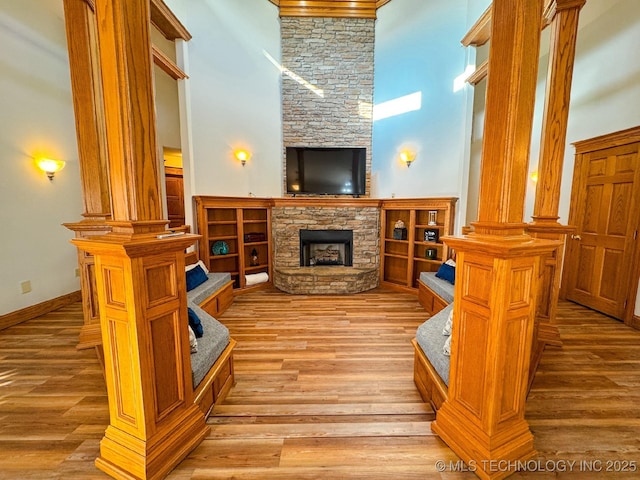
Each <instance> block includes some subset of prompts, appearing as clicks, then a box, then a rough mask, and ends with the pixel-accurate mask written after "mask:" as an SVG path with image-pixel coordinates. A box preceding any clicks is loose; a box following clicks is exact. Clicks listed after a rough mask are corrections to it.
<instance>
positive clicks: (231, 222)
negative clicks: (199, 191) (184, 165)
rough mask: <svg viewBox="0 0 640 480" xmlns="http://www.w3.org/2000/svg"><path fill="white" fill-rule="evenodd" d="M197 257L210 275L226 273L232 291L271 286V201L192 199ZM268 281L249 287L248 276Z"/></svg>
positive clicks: (204, 197) (203, 197) (215, 198)
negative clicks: (228, 276)
mask: <svg viewBox="0 0 640 480" xmlns="http://www.w3.org/2000/svg"><path fill="white" fill-rule="evenodd" d="M194 200H195V205H196V215H197V223H198V232H197V233H199V234H200V235H202V238H201V239H200V240H199V243H198V255H199V257H200V259H201V260H202V261H203V262H204V263H205V265H206V266H207V268H208V269H209V270H210V271H212V272H229V273H230V274H231V278H232V279H233V281H234V288H236V289H248V288H259V287H264V286H268V285H271V284H272V282H271V279H272V272H271V265H272V259H271V201H270V200H267V199H260V198H236V197H210V196H196V197H194ZM265 273H266V274H267V275H268V281H267V282H260V283H257V284H255V285H251V284H250V282H249V281H248V280H249V279H250V278H251V277H252V275H255V274H265Z"/></svg>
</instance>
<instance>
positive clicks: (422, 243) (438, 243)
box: [414, 240, 444, 247]
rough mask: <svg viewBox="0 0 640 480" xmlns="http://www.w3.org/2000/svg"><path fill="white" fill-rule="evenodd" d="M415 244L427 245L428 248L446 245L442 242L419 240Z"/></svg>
mask: <svg viewBox="0 0 640 480" xmlns="http://www.w3.org/2000/svg"><path fill="white" fill-rule="evenodd" d="M414 243H415V244H416V245H425V246H427V247H442V246H443V245H444V243H442V242H425V241H418V240H416V241H415V242H414Z"/></svg>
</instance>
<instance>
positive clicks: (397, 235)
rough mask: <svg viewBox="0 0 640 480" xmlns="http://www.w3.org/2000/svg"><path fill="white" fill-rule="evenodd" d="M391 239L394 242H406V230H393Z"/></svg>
mask: <svg viewBox="0 0 640 480" xmlns="http://www.w3.org/2000/svg"><path fill="white" fill-rule="evenodd" d="M393 239H394V240H406V239H407V229H406V228H394V229H393Z"/></svg>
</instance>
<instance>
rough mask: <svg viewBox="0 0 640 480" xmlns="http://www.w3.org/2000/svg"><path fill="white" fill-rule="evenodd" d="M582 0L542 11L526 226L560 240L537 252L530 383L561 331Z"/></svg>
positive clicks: (558, 2)
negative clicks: (543, 51)
mask: <svg viewBox="0 0 640 480" xmlns="http://www.w3.org/2000/svg"><path fill="white" fill-rule="evenodd" d="M585 1H586V0H552V1H551V2H550V3H549V4H548V5H547V7H546V8H545V11H544V14H543V16H544V19H545V23H548V24H549V28H550V29H551V38H550V48H549V67H548V73H547V84H546V92H545V105H544V113H543V118H542V137H541V142H540V159H539V161H538V183H537V188H536V198H535V204H534V212H533V222H532V223H531V224H529V226H528V228H527V230H528V232H529V233H530V234H531V236H533V237H535V238H546V239H551V240H559V241H561V242H562V244H561V245H560V246H559V247H558V248H556V249H555V250H554V251H553V252H552V253H551V254H550V255H548V256H546V257H544V258H542V260H541V261H542V265H541V268H542V269H543V272H542V276H543V281H542V284H541V288H540V292H539V298H538V311H537V317H538V322H536V328H537V332H536V338H537V339H538V341H537V342H534V345H533V352H532V358H531V368H530V378H529V386H531V382H532V381H533V377H534V374H535V371H536V369H537V366H538V363H539V362H540V357H541V356H542V352H543V350H544V348H545V346H546V345H547V344H553V345H561V344H562V342H561V340H560V333H559V332H558V329H557V327H556V326H555V325H553V324H552V322H553V320H554V319H555V317H556V311H557V306H558V297H559V292H560V272H561V270H562V260H563V257H564V242H565V240H566V237H567V234H569V233H571V232H572V231H573V230H574V229H573V227H570V226H566V225H561V224H560V223H559V222H558V219H559V218H560V217H559V216H558V205H559V201H560V186H561V180H562V164H563V161H564V152H565V144H566V138H567V119H568V117H569V103H570V99H571V78H572V75H573V63H574V60H575V51H576V38H577V35H578V19H579V15H580V9H581V8H582V7H583V6H584V4H585Z"/></svg>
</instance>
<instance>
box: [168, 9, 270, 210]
mask: <svg viewBox="0 0 640 480" xmlns="http://www.w3.org/2000/svg"><path fill="white" fill-rule="evenodd" d="M167 4H168V5H169V6H170V7H171V8H172V10H173V11H174V12H175V13H176V14H177V15H178V16H179V18H180V20H181V21H182V23H183V24H184V25H185V27H186V28H187V29H188V30H189V32H190V33H191V34H192V35H193V39H192V40H191V41H189V43H188V55H189V59H188V63H189V71H188V72H187V73H188V74H189V80H188V82H189V91H190V97H191V105H190V115H191V116H190V119H189V123H190V125H191V147H192V152H191V153H192V155H193V158H192V166H193V169H192V172H191V175H192V176H193V178H192V179H191V181H192V182H193V185H194V190H193V194H194V195H238V196H247V195H249V194H250V193H251V194H253V195H256V196H266V197H268V196H275V197H279V196H281V194H282V126H281V125H282V116H281V98H280V71H279V70H278V69H277V68H276V66H274V65H273V64H272V63H271V62H270V61H269V60H268V59H267V56H266V55H265V53H268V54H270V55H271V56H272V57H273V58H275V59H276V60H279V58H280V25H279V20H278V9H277V7H275V5H273V4H271V3H270V2H267V1H265V0H243V1H241V2H237V1H224V2H222V1H214V0H209V1H202V2H193V1H188V0H173V1H168V2H167ZM238 148H244V149H247V150H249V151H250V152H251V153H252V157H251V159H250V160H249V162H248V163H247V164H246V165H245V166H244V167H242V166H241V165H240V163H239V162H238V161H237V160H235V159H234V158H233V151H234V150H235V149H238ZM183 150H184V149H183ZM185 161H188V160H185Z"/></svg>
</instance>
